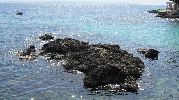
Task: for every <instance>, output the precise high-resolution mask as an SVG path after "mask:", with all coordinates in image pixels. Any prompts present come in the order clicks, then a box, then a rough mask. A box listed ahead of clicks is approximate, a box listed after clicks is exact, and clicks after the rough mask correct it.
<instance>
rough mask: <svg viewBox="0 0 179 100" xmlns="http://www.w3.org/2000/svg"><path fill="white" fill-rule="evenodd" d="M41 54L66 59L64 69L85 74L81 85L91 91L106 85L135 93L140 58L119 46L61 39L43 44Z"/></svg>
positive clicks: (142, 66) (140, 71)
mask: <svg viewBox="0 0 179 100" xmlns="http://www.w3.org/2000/svg"><path fill="white" fill-rule="evenodd" d="M41 55H48V56H49V57H50V58H51V59H56V60H62V59H63V60H65V61H66V64H65V65H63V66H64V68H65V69H67V70H78V71H81V72H83V73H84V74H85V78H84V86H85V87H87V88H94V87H98V86H104V85H108V84H119V85H120V86H119V87H118V89H117V90H124V91H130V92H136V91H137V90H138V84H137V80H138V78H140V77H141V75H142V72H143V70H144V63H143V62H142V61H141V59H139V58H137V57H133V55H132V54H129V53H128V52H127V51H125V50H121V49H120V47H119V46H118V45H109V44H93V45H90V44H89V43H87V42H83V41H79V40H75V39H71V38H64V39H56V40H55V41H50V42H49V43H47V44H44V45H43V47H42V51H41Z"/></svg>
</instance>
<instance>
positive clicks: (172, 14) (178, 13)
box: [148, 9, 179, 18]
mask: <svg viewBox="0 0 179 100" xmlns="http://www.w3.org/2000/svg"><path fill="white" fill-rule="evenodd" d="M148 12H149V13H156V14H157V15H156V17H161V18H179V9H178V10H174V11H167V10H166V11H160V10H151V11H148Z"/></svg>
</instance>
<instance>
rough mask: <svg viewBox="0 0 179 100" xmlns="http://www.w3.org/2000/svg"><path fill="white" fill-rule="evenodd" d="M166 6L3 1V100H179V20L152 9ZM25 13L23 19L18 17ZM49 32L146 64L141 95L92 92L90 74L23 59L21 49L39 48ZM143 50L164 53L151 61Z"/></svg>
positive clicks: (0, 53) (0, 97)
mask: <svg viewBox="0 0 179 100" xmlns="http://www.w3.org/2000/svg"><path fill="white" fill-rule="evenodd" d="M162 8H166V6H165V5H137V4H118V3H111V4H108V3H77V2H43V3H40V2H39V3H30V2H29V3H0V100H178V99H179V20H177V19H164V18H157V17H155V14H151V13H148V12H147V11H149V10H153V9H162ZM18 11H21V12H23V15H16V12H18ZM45 33H52V35H53V36H54V37H55V38H65V37H68V38H74V39H78V40H81V41H86V42H89V43H90V44H96V43H101V44H117V45H119V46H120V48H121V49H123V50H127V51H128V52H129V53H131V54H133V56H135V57H139V58H141V60H142V61H143V62H144V64H145V69H144V72H143V74H142V76H141V78H140V79H138V84H139V90H138V92H137V93H131V92H115V91H107V90H98V89H96V90H92V89H89V88H85V87H84V86H83V78H84V74H83V73H81V72H78V71H70V72H69V71H66V70H65V69H64V68H63V66H62V64H63V61H53V60H49V59H48V58H45V57H42V56H39V57H38V58H37V59H35V60H21V59H19V57H18V56H16V55H15V53H16V52H17V51H22V50H24V49H26V48H27V47H28V46H29V45H35V46H36V47H37V51H38V50H39V49H40V48H41V47H42V45H43V44H44V43H46V42H45V41H41V40H39V39H38V37H39V36H41V35H43V34H45ZM138 48H153V49H156V50H158V51H159V52H160V53H159V57H158V60H150V59H146V58H145V57H144V55H141V54H139V53H138V52H137V49H138Z"/></svg>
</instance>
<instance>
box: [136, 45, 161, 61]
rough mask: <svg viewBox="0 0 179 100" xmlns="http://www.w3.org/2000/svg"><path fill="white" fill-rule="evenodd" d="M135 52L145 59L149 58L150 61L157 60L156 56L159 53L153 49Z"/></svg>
mask: <svg viewBox="0 0 179 100" xmlns="http://www.w3.org/2000/svg"><path fill="white" fill-rule="evenodd" d="M137 51H138V52H139V53H141V54H144V55H145V57H146V58H149V59H151V60H158V54H159V53H160V52H159V51H157V50H155V49H143V48H139V49H137Z"/></svg>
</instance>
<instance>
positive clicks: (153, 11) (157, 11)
mask: <svg viewBox="0 0 179 100" xmlns="http://www.w3.org/2000/svg"><path fill="white" fill-rule="evenodd" d="M147 12H149V13H159V10H150V11H147Z"/></svg>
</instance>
